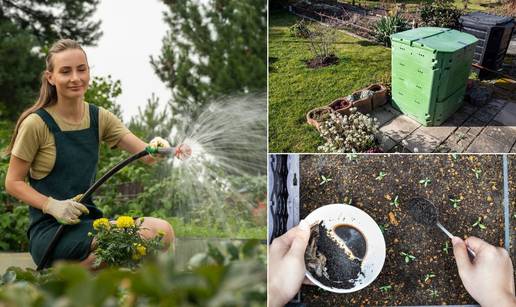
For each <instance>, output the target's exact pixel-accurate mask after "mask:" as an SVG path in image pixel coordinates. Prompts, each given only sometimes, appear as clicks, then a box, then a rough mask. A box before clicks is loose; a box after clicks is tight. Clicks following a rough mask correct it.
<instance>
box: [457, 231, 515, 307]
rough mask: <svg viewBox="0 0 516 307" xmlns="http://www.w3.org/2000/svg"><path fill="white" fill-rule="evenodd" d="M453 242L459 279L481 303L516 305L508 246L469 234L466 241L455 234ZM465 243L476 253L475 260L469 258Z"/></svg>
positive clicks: (483, 304) (486, 304)
mask: <svg viewBox="0 0 516 307" xmlns="http://www.w3.org/2000/svg"><path fill="white" fill-rule="evenodd" d="M452 243H453V253H454V255H455V261H456V262H457V268H458V270H459V276H460V279H461V280H462V283H463V284H464V287H465V288H466V290H467V291H468V293H469V294H470V295H471V296H472V297H473V298H474V299H475V300H476V301H477V302H478V303H479V304H480V305H482V306H484V307H486V306H487V307H489V306H516V297H515V296H514V275H513V267H512V262H511V258H510V257H509V254H508V253H507V251H506V250H505V249H503V248H501V247H495V246H493V245H491V244H489V243H487V242H485V241H483V240H481V239H479V238H476V237H469V238H467V239H466V242H464V241H463V240H462V239H460V238H458V237H454V238H453V239H452ZM466 244H467V246H469V247H470V248H471V249H472V250H473V251H474V252H475V254H476V256H475V259H474V260H473V262H472V261H471V260H470V259H469V256H468V252H467V250H466Z"/></svg>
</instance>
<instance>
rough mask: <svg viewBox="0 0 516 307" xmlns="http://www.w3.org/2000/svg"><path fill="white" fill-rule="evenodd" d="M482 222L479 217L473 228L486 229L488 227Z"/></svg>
mask: <svg viewBox="0 0 516 307" xmlns="http://www.w3.org/2000/svg"><path fill="white" fill-rule="evenodd" d="M481 222H482V217H479V218H478V220H477V221H476V222H475V224H473V225H471V226H473V227H475V226H478V228H480V229H481V230H482V229H486V228H487V226H486V225H484V224H482V223H481Z"/></svg>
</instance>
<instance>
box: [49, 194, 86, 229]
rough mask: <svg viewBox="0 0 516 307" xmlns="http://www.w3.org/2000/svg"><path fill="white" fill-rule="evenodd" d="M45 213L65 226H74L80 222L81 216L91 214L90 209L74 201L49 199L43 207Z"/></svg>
mask: <svg viewBox="0 0 516 307" xmlns="http://www.w3.org/2000/svg"><path fill="white" fill-rule="evenodd" d="M43 212H44V213H46V214H50V215H52V216H53V217H55V219H56V220H57V221H58V222H59V223H61V224H65V225H73V224H77V223H79V222H80V220H79V216H81V215H82V214H83V213H86V214H88V213H90V211H89V210H88V208H86V206H84V205H83V204H81V203H78V202H76V201H74V200H72V199H67V200H57V199H53V198H52V197H49V198H48V200H47V201H46V202H45V204H44V205H43Z"/></svg>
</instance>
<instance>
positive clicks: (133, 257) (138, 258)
mask: <svg viewBox="0 0 516 307" xmlns="http://www.w3.org/2000/svg"><path fill="white" fill-rule="evenodd" d="M131 258H132V259H133V260H134V261H138V260H140V259H141V258H142V256H140V255H138V254H133V256H132V257H131Z"/></svg>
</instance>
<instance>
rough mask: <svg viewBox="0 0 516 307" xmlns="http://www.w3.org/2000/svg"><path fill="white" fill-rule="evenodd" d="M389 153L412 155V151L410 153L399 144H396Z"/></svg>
mask: <svg viewBox="0 0 516 307" xmlns="http://www.w3.org/2000/svg"><path fill="white" fill-rule="evenodd" d="M389 152H393V153H412V151H410V150H409V149H408V148H406V147H405V146H403V145H402V144H400V143H398V144H396V146H394V147H393V148H391V150H390V151H389Z"/></svg>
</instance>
